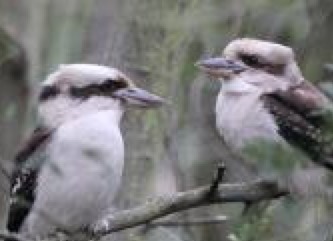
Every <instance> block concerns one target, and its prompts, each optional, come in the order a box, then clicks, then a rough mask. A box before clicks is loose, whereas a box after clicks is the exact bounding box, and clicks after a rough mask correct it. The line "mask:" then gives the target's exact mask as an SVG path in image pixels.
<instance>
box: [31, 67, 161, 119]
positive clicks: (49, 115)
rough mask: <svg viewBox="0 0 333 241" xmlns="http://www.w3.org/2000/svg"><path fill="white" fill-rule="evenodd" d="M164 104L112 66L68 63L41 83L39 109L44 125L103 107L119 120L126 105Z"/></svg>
mask: <svg viewBox="0 0 333 241" xmlns="http://www.w3.org/2000/svg"><path fill="white" fill-rule="evenodd" d="M163 103H164V100H163V98H161V97H159V96H157V95H154V94H152V93H149V92H148V91H146V90H144V89H141V88H138V87H137V86H136V85H135V84H134V82H133V81H132V80H131V79H130V78H129V77H127V76H126V75H125V74H123V73H122V72H121V71H119V70H117V69H115V68H111V67H106V66H101V65H94V64H68V65H61V66H60V67H59V68H58V69H57V70H56V71H55V72H53V73H52V74H50V75H49V76H48V77H47V79H46V80H45V81H44V82H43V84H42V87H41V91H40V95H39V108H38V111H39V116H40V118H41V121H42V122H43V123H44V124H45V125H49V126H57V125H59V124H61V123H63V122H64V121H67V120H69V119H73V118H77V117H80V116H83V115H87V114H91V113H94V112H98V111H103V110H108V111H114V113H115V116H116V118H118V119H120V118H121V116H122V113H123V111H124V109H125V108H126V107H127V106H135V107H144V108H152V107H157V106H160V105H161V104H163Z"/></svg>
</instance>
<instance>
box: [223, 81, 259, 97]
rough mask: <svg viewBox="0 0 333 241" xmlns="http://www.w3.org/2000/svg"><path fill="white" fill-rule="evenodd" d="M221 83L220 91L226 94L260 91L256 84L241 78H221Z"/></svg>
mask: <svg viewBox="0 0 333 241" xmlns="http://www.w3.org/2000/svg"><path fill="white" fill-rule="evenodd" d="M221 83H222V86H221V91H223V92H224V93H226V94H249V93H256V92H260V89H259V88H258V87H257V86H255V85H252V84H250V83H247V82H246V81H244V79H242V78H234V79H230V80H222V81H221Z"/></svg>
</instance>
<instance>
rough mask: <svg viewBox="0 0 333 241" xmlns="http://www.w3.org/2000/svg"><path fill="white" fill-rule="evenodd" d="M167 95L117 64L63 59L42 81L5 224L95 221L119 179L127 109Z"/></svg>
mask: <svg viewBox="0 0 333 241" xmlns="http://www.w3.org/2000/svg"><path fill="white" fill-rule="evenodd" d="M164 103H165V100H164V99H163V98H162V97H159V96H157V95H155V94H152V93H150V92H148V91H146V90H144V89H141V88H139V87H137V86H136V85H135V84H134V82H133V80H131V79H130V78H129V77H128V76H126V75H125V74H124V73H122V72H121V71H120V70H118V69H116V68H112V67H108V66H102V65H95V64H85V63H74V64H65V65H60V66H59V67H58V68H57V69H56V70H55V71H54V72H53V73H51V74H50V75H49V76H48V77H47V78H46V80H45V81H44V82H43V83H42V85H41V90H40V94H39V100H38V111H37V115H38V118H37V119H38V121H37V122H38V125H37V127H36V129H35V130H34V132H33V133H32V134H31V136H30V137H29V138H28V139H27V141H26V142H25V144H23V145H22V147H21V148H20V149H19V151H18V152H17V155H16V157H15V163H16V169H15V170H14V174H13V176H12V195H11V196H12V201H11V208H10V214H9V222H8V229H9V230H10V231H16V232H20V233H22V234H24V235H27V236H29V237H43V236H45V235H49V234H51V233H53V232H55V231H57V230H63V231H66V232H69V233H71V232H75V231H80V230H85V229H86V228H89V227H94V225H95V224H96V223H98V221H99V220H100V219H101V218H103V217H104V216H105V215H107V213H108V212H109V210H111V209H112V202H113V200H114V198H115V196H116V193H117V191H118V189H119V188H120V186H121V176H122V172H123V166H124V154H125V153H124V152H125V150H124V141H123V136H122V133H121V130H120V122H121V119H122V116H123V114H124V111H125V109H128V107H130V106H133V107H140V108H154V107H159V106H161V105H162V104H164Z"/></svg>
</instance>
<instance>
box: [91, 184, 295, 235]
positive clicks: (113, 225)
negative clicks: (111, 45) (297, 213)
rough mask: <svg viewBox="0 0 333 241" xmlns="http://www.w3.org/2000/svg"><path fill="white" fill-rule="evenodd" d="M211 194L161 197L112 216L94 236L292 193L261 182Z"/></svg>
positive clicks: (201, 190) (198, 191)
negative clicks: (216, 206) (170, 216)
mask: <svg viewBox="0 0 333 241" xmlns="http://www.w3.org/2000/svg"><path fill="white" fill-rule="evenodd" d="M209 193H210V186H204V187H200V188H196V189H192V190H189V191H185V192H179V193H176V194H173V195H170V196H163V197H158V198H156V199H154V200H151V201H148V202H147V203H145V204H143V205H140V206H138V207H134V208H133V209H128V210H124V211H119V212H117V213H115V214H114V215H113V216H110V217H108V218H106V219H103V220H101V222H100V225H97V226H96V227H95V229H94V230H93V233H94V235H97V236H103V235H106V234H110V233H113V232H117V231H120V230H123V229H127V228H131V227H134V226H138V225H141V224H147V223H149V222H151V221H153V220H155V219H158V218H160V217H163V216H166V215H168V214H171V213H175V212H179V211H183V210H186V209H190V208H194V207H199V206H206V205H210V204H215V203H228V202H258V201H261V200H267V199H275V198H279V197H281V196H285V195H287V194H288V193H289V192H288V190H287V188H286V187H284V186H282V185H280V184H279V183H278V182H277V181H276V180H271V179H269V180H268V179H265V180H263V179H261V180H257V181H253V182H248V183H235V184H220V185H219V186H218V189H217V190H216V192H215V193H214V195H212V196H211V195H208V194H209Z"/></svg>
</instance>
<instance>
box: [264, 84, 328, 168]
mask: <svg viewBox="0 0 333 241" xmlns="http://www.w3.org/2000/svg"><path fill="white" fill-rule="evenodd" d="M316 91H318V90H316ZM310 92H312V90H311V91H310ZM305 93H306V92H303V93H302V91H301V90H297V91H296V90H295V89H294V90H292V91H291V92H289V93H283V94H281V93H273V94H268V95H265V96H262V99H263V101H264V106H265V108H267V109H268V110H269V111H270V113H271V114H272V116H273V117H274V118H275V121H276V123H277V125H278V127H279V133H280V135H281V136H283V137H284V138H285V140H286V141H287V142H289V143H290V144H292V145H294V146H296V147H298V148H299V149H301V150H302V151H303V152H305V153H306V154H307V155H309V157H310V158H311V159H312V160H313V161H314V162H316V163H318V164H321V165H323V166H325V167H327V168H329V169H331V170H333V158H332V157H333V145H332V143H333V142H332V141H333V138H332V136H331V135H329V133H327V132H326V131H325V130H323V129H322V126H321V124H320V122H319V121H318V117H319V119H324V118H325V117H323V116H321V115H320V116H316V115H315V116H313V114H312V112H313V113H315V112H316V113H318V112H317V110H320V109H321V107H320V105H321V104H322V102H321V101H319V100H320V99H319V97H318V99H315V97H316V98H317V96H310V95H309V96H310V97H309V96H306V95H305ZM311 94H312V93H311ZM315 100H316V101H315Z"/></svg>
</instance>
